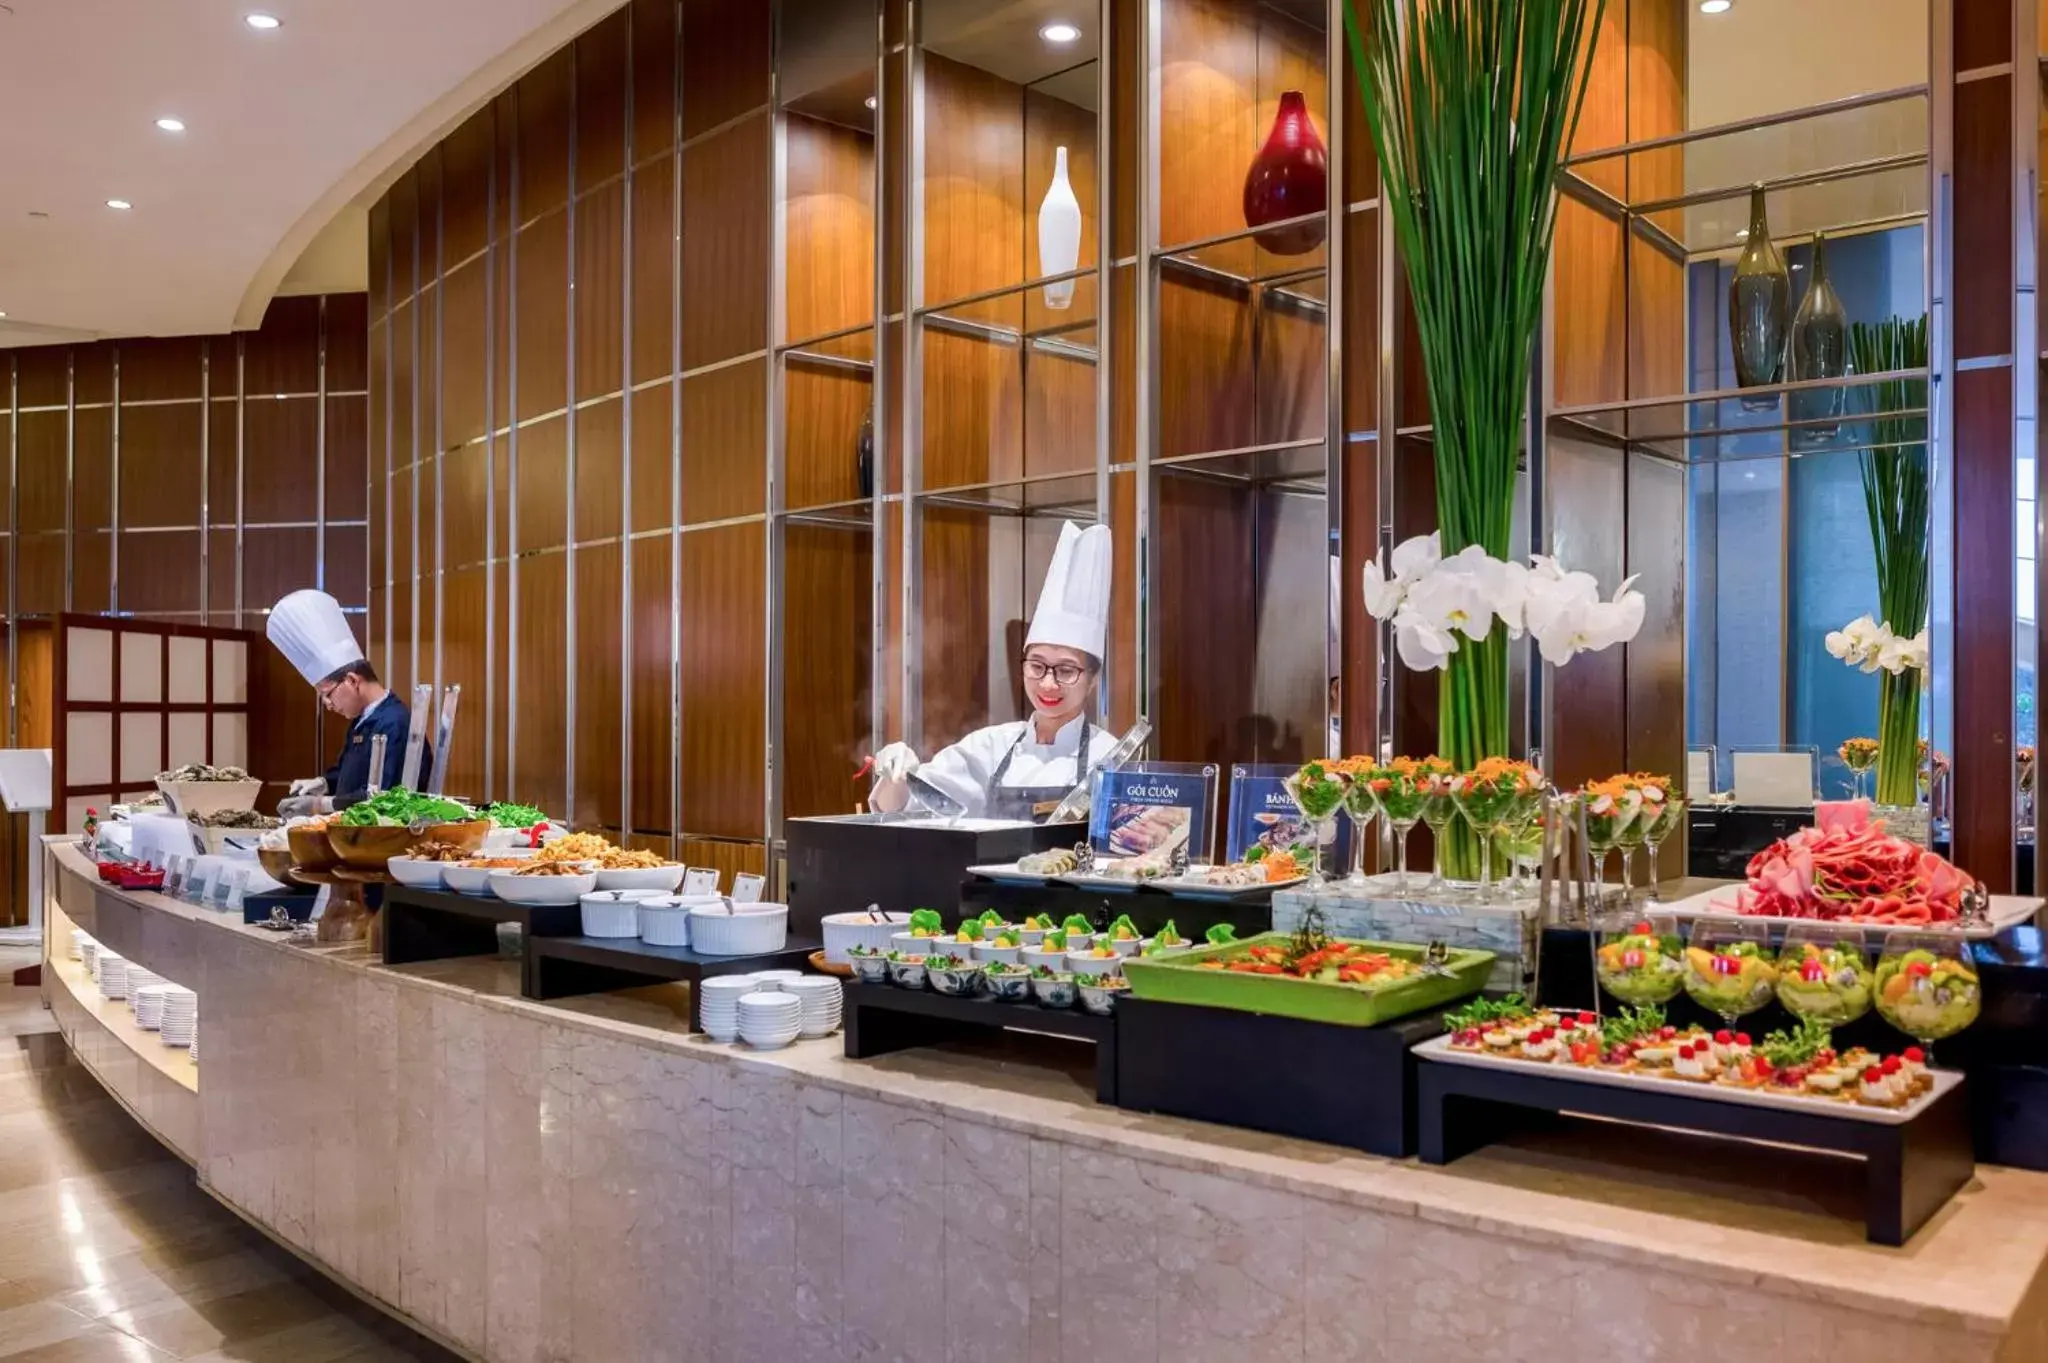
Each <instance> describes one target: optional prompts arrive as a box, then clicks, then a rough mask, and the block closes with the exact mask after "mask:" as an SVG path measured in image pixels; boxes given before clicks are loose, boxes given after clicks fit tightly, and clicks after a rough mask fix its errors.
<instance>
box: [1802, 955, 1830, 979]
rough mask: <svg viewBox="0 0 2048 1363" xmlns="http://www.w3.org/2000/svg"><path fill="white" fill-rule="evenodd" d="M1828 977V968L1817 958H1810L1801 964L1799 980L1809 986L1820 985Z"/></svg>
mask: <svg viewBox="0 0 2048 1363" xmlns="http://www.w3.org/2000/svg"><path fill="white" fill-rule="evenodd" d="M1827 976H1828V968H1827V967H1826V966H1824V965H1822V964H1821V963H1820V961H1819V960H1817V959H1816V958H1814V957H1812V956H1809V957H1807V958H1806V959H1805V960H1803V961H1801V962H1800V963H1799V978H1800V979H1802V980H1805V981H1806V982H1807V983H1808V984H1819V983H1820V982H1821V981H1822V980H1824V979H1826V978H1827Z"/></svg>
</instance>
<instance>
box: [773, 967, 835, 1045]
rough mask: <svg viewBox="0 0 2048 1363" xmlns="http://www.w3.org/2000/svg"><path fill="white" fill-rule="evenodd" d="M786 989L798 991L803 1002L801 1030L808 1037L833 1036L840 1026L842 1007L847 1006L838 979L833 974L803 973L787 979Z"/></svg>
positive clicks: (798, 998)
mask: <svg viewBox="0 0 2048 1363" xmlns="http://www.w3.org/2000/svg"><path fill="white" fill-rule="evenodd" d="M782 987H783V989H785V990H787V991H788V992H789V993H791V994H794V995H796V997H797V1002H798V1003H800V1004H802V1005H803V1013H802V1016H801V1018H800V1022H801V1027H800V1028H799V1034H800V1035H803V1036H807V1037H817V1036H830V1035H832V1033H834V1032H836V1031H838V1030H839V1016H840V1011H841V1010H842V1009H843V1008H844V1007H845V1003H846V991H845V990H844V989H842V988H840V985H839V981H838V980H835V979H833V978H832V977H831V976H830V975H803V976H800V977H798V978H797V979H794V980H785V981H784V982H783V985H782Z"/></svg>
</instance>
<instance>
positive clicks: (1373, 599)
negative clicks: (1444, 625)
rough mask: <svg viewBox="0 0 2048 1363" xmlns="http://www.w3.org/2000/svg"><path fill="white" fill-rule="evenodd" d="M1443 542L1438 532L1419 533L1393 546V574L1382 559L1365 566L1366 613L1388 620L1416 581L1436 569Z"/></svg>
mask: <svg viewBox="0 0 2048 1363" xmlns="http://www.w3.org/2000/svg"><path fill="white" fill-rule="evenodd" d="M1441 546H1442V541H1441V539H1440V538H1439V537H1438V536H1437V535H1435V534H1428V535H1417V536H1415V537H1414V538H1413V539H1406V540H1403V541H1401V543H1399V544H1397V545H1395V546H1394V565H1393V566H1394V573H1393V576H1392V577H1389V576H1387V573H1386V570H1385V569H1383V568H1381V567H1380V564H1379V560H1378V559H1373V560H1372V561H1371V562H1369V563H1367V564H1366V565H1365V613H1366V614H1367V615H1370V616H1371V617H1372V618H1373V619H1375V620H1385V619H1387V618H1389V617H1390V616H1392V615H1394V614H1395V613H1396V612H1397V611H1399V610H1400V609H1401V603H1402V602H1403V601H1405V600H1407V599H1408V593H1409V591H1410V590H1411V589H1413V587H1414V586H1415V584H1416V583H1417V582H1419V581H1421V580H1422V579H1423V578H1424V577H1426V576H1428V575H1429V573H1430V572H1431V571H1432V570H1433V569H1435V567H1436V565H1437V561H1438V560H1439V559H1441V558H1442V557H1443V550H1442V547H1441Z"/></svg>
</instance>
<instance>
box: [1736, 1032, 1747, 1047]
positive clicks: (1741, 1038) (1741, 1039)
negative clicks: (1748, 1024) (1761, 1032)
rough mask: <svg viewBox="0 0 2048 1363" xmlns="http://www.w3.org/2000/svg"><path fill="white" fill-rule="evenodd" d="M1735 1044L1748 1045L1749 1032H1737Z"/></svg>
mask: <svg viewBox="0 0 2048 1363" xmlns="http://www.w3.org/2000/svg"><path fill="white" fill-rule="evenodd" d="M1735 1044H1736V1045H1738V1046H1747V1045H1748V1044H1749V1033H1748V1032H1737V1033H1736V1034H1735Z"/></svg>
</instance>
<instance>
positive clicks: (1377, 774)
mask: <svg viewBox="0 0 2048 1363" xmlns="http://www.w3.org/2000/svg"><path fill="white" fill-rule="evenodd" d="M1429 760H1431V759H1428V758H1425V759H1423V762H1426V761H1429ZM1423 762H1418V761H1417V760H1416V759H1414V758H1412V757H1397V758H1395V759H1394V760H1393V761H1391V762H1389V763H1387V765H1385V766H1383V767H1374V768H1373V769H1372V770H1371V771H1369V772H1367V773H1366V776H1365V781H1364V784H1365V786H1366V788H1367V789H1368V790H1369V791H1370V792H1371V795H1372V801H1373V803H1374V805H1376V806H1377V807H1378V809H1379V811H1380V815H1381V817H1382V818H1384V819H1385V820H1386V821H1387V827H1388V828H1390V829H1392V830H1393V833H1394V893H1395V894H1407V893H1408V834H1409V832H1410V831H1411V830H1412V829H1413V828H1414V827H1415V824H1416V821H1417V820H1419V819H1420V818H1421V817H1422V809H1423V805H1424V804H1425V803H1427V801H1428V799H1429V797H1428V795H1427V794H1426V793H1425V786H1424V782H1425V780H1426V779H1427V772H1426V771H1425V769H1424V766H1423Z"/></svg>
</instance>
